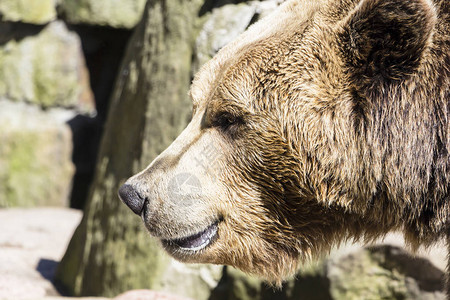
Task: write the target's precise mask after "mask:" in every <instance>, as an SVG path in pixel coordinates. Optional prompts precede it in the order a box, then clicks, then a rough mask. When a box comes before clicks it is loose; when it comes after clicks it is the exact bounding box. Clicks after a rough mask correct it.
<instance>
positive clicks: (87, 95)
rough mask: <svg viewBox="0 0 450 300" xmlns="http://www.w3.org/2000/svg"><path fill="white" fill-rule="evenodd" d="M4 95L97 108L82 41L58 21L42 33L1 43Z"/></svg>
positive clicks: (0, 75) (0, 76)
mask: <svg viewBox="0 0 450 300" xmlns="http://www.w3.org/2000/svg"><path fill="white" fill-rule="evenodd" d="M0 96H3V97H6V98H8V99H10V100H13V101H23V102H29V103H33V104H37V105H39V106H41V107H44V108H48V107H57V106H58V107H74V108H76V109H78V110H80V111H82V112H93V111H94V102H93V96H92V93H91V91H90V87H89V78H88V75H87V72H86V71H85V64H84V59H83V54H82V51H81V43H80V40H79V38H78V36H77V35H76V34H75V33H71V32H69V31H68V30H67V28H66V26H65V25H64V23H62V22H60V21H58V22H53V23H51V24H49V25H48V26H46V27H45V28H44V29H43V30H42V31H41V32H40V33H39V34H38V35H36V36H29V37H25V38H24V39H22V40H19V41H16V40H11V41H9V42H8V43H6V44H5V45H3V46H0Z"/></svg>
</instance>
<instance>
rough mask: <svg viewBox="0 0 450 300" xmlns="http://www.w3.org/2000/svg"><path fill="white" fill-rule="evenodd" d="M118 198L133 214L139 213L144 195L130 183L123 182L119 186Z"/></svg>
mask: <svg viewBox="0 0 450 300" xmlns="http://www.w3.org/2000/svg"><path fill="white" fill-rule="evenodd" d="M119 198H120V200H122V202H123V203H125V204H126V205H127V206H128V207H129V208H130V209H131V210H132V211H133V212H134V213H135V214H137V215H140V214H141V212H142V209H143V207H144V204H145V197H143V196H142V194H141V193H140V192H139V191H138V190H137V189H136V188H135V187H133V186H132V185H130V184H124V185H122V186H121V187H120V188H119Z"/></svg>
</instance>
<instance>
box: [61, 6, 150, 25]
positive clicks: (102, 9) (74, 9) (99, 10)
mask: <svg viewBox="0 0 450 300" xmlns="http://www.w3.org/2000/svg"><path fill="white" fill-rule="evenodd" d="M145 2H146V1H145V0H119V1H109V0H62V1H61V10H62V11H63V12H64V13H65V15H66V18H67V21H68V22H69V23H72V24H89V25H100V26H111V27H116V28H133V27H134V26H135V25H136V24H137V23H138V22H139V20H140V19H141V17H142V13H143V11H144V6H145Z"/></svg>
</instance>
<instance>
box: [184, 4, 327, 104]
mask: <svg viewBox="0 0 450 300" xmlns="http://www.w3.org/2000/svg"><path fill="white" fill-rule="evenodd" d="M324 1H326V0H323V1H309V0H303V1H301V0H300V1H299V0H296V1H287V2H286V3H284V4H283V5H282V6H280V8H279V9H278V10H277V11H276V12H274V13H273V14H271V15H269V16H268V17H266V18H264V19H262V20H261V21H259V22H257V23H256V24H254V25H252V26H251V27H250V28H249V29H248V30H247V31H246V32H245V33H244V34H242V35H241V36H240V37H238V38H237V39H236V40H235V41H234V42H232V43H230V44H229V45H227V46H225V47H224V48H223V49H221V50H220V51H219V52H218V53H217V54H216V56H215V57H214V58H213V59H212V60H210V61H209V62H208V63H206V64H205V65H204V66H203V67H202V68H201V69H200V71H199V72H198V73H197V74H196V76H195V78H194V81H193V83H192V85H191V90H190V95H191V98H192V101H193V104H194V106H198V105H202V104H203V103H205V102H207V101H208V100H210V99H214V98H215V99H217V98H220V99H227V100H236V101H238V102H241V103H242V101H250V100H251V99H252V98H254V97H255V96H256V95H255V94H254V93H255V91H256V90H257V87H258V86H264V87H265V89H266V90H269V89H270V88H269V86H270V84H271V83H274V82H273V78H274V77H275V76H277V77H279V76H280V75H282V74H283V72H282V71H283V69H286V68H284V67H288V65H289V64H291V63H293V60H296V61H297V63H298V59H299V58H301V53H294V52H295V51H293V49H298V46H299V45H300V44H301V39H302V34H303V32H304V31H305V28H307V25H308V24H311V23H312V22H313V20H314V17H315V15H316V13H317V12H318V11H319V7H320V5H321V2H324ZM294 56H295V58H293V57H294ZM275 74H276V75H275ZM284 75H286V74H284Z"/></svg>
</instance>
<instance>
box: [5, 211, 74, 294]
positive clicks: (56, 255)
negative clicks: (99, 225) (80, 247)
mask: <svg viewBox="0 0 450 300" xmlns="http://www.w3.org/2000/svg"><path fill="white" fill-rule="evenodd" d="M80 219H81V212H80V211H77V210H72V209H67V208H34V209H0V228H2V230H0V299H10V300H18V299H30V298H32V299H40V298H43V297H46V296H48V295H58V294H57V292H56V290H55V289H54V287H53V285H52V284H51V282H50V280H51V277H52V274H53V272H54V269H55V267H56V264H57V262H58V261H59V260H60V259H61V257H62V255H63V253H64V250H65V248H66V247H67V243H68V242H69V239H70V236H71V234H72V233H73V231H74V229H75V227H76V225H77V224H78V222H79V221H80Z"/></svg>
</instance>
